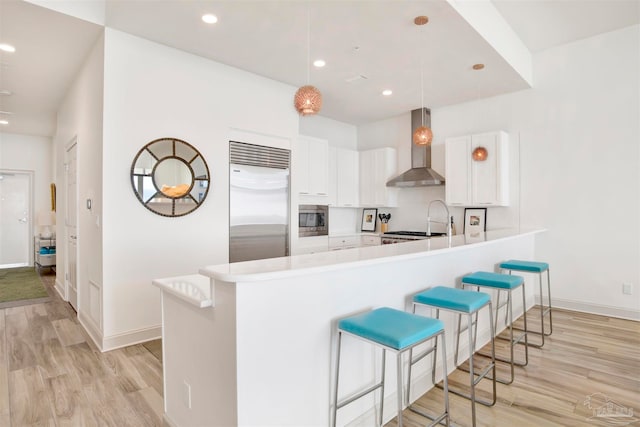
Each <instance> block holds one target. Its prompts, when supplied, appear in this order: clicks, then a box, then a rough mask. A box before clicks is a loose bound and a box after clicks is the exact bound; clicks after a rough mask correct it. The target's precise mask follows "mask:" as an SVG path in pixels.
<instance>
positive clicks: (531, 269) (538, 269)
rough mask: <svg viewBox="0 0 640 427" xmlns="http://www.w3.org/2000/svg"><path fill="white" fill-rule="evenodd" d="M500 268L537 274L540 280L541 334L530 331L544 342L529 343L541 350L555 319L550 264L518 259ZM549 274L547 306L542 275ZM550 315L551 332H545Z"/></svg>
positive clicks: (503, 264) (501, 265)
mask: <svg viewBox="0 0 640 427" xmlns="http://www.w3.org/2000/svg"><path fill="white" fill-rule="evenodd" d="M500 268H501V269H502V270H507V271H509V274H511V272H512V271H522V272H526V273H537V274H538V280H539V283H540V332H538V331H528V332H529V333H530V334H535V335H540V337H541V339H542V342H541V343H540V344H533V343H531V342H529V345H530V346H531V347H537V348H541V347H542V346H544V337H545V336H547V337H548V336H549V335H551V334H552V333H553V318H552V317H551V279H550V277H549V264H547V263H546V262H536V261H521V260H518V259H510V260H509V261H505V262H503V263H501V264H500ZM544 272H546V273H547V305H545V304H544V293H543V286H542V274H543V273H544ZM547 314H548V315H549V330H548V331H545V327H544V317H545V316H546V315H547Z"/></svg>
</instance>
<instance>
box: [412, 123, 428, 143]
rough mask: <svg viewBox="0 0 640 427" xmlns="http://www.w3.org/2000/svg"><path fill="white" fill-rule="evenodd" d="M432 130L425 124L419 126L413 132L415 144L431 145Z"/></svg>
mask: <svg viewBox="0 0 640 427" xmlns="http://www.w3.org/2000/svg"><path fill="white" fill-rule="evenodd" d="M431 141H433V132H431V129H429V128H428V127H427V126H420V127H419V128H418V129H416V131H415V132H414V133H413V143H414V144H416V145H431Z"/></svg>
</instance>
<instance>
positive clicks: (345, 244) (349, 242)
mask: <svg viewBox="0 0 640 427" xmlns="http://www.w3.org/2000/svg"><path fill="white" fill-rule="evenodd" d="M358 246H360V236H356V235H354V236H336V237H329V250H330V251H335V250H338V249H350V248H357V247H358Z"/></svg>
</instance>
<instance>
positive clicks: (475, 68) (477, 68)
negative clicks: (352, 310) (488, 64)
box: [472, 64, 484, 71]
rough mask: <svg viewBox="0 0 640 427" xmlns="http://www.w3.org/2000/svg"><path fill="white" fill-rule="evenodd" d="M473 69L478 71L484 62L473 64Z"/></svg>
mask: <svg viewBox="0 0 640 427" xmlns="http://www.w3.org/2000/svg"><path fill="white" fill-rule="evenodd" d="M472 68H473V69H474V70H476V71H479V70H482V69H483V68H484V64H473V67H472Z"/></svg>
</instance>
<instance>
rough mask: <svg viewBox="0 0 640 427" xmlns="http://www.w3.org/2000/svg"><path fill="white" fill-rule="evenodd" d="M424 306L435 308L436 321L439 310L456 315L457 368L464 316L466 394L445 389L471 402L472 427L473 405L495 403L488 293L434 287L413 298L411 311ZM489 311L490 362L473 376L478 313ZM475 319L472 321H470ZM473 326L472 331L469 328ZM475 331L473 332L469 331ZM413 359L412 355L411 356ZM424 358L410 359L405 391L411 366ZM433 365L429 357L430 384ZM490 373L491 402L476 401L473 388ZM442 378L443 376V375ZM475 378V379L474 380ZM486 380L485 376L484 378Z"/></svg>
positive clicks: (492, 339)
mask: <svg viewBox="0 0 640 427" xmlns="http://www.w3.org/2000/svg"><path fill="white" fill-rule="evenodd" d="M420 305H422V306H426V307H431V308H435V310H436V314H435V317H436V319H437V318H439V317H440V310H446V311H452V312H454V313H457V314H458V334H457V337H456V353H455V364H456V366H458V346H459V343H460V334H461V333H462V332H464V330H461V328H460V324H461V323H462V315H463V314H464V315H466V316H467V327H466V329H465V330H467V331H468V335H469V373H470V378H469V385H470V393H469V394H466V393H463V392H461V391H458V390H454V389H449V391H451V393H454V394H457V395H459V396H462V397H466V398H467V399H469V400H471V419H472V420H473V425H474V426H475V425H476V402H478V403H480V404H482V405H485V406H493V405H494V404H495V403H496V364H495V347H494V336H495V331H494V326H493V325H494V323H493V310H492V307H491V296H490V295H489V294H485V293H482V292H472V291H465V290H462V289H456V288H449V287H445V286H436V287H434V288H431V289H428V290H426V291H424V292H420V293H419V294H416V295H414V297H413V312H414V313H415V312H416V307H417V306H420ZM485 307H488V308H489V325H490V328H491V358H492V359H491V363H489V364H488V365H487V366H486V367H485V368H484V369H483V370H482V371H481V372H480V373H475V370H474V363H473V354H474V353H475V351H476V336H477V330H478V312H479V311H480V310H482V309H483V308H485ZM474 317H475V319H474ZM473 326H475V329H474V328H473ZM473 330H475V332H472V331H473ZM411 356H413V354H411ZM423 357H424V355H422V354H421V355H419V356H418V357H416V359H415V360H414V359H413V358H411V363H410V364H409V384H408V387H407V388H409V387H410V386H411V366H412V365H413V364H414V363H416V362H417V361H419V360H420V359H422V358H423ZM435 366H436V357H435V356H434V357H433V368H432V371H431V374H432V377H431V379H432V381H433V383H434V384H435ZM490 371H493V372H492V376H491V380H492V383H493V396H492V399H491V401H485V400H482V399H476V396H475V387H476V385H477V384H478V383H479V382H480V381H481V380H482V379H483V378H485V377H486V376H487V374H488V373H489V372H490ZM444 376H445V377H446V373H445V374H444ZM476 377H477V378H476ZM487 378H488V379H489V377H487Z"/></svg>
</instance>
